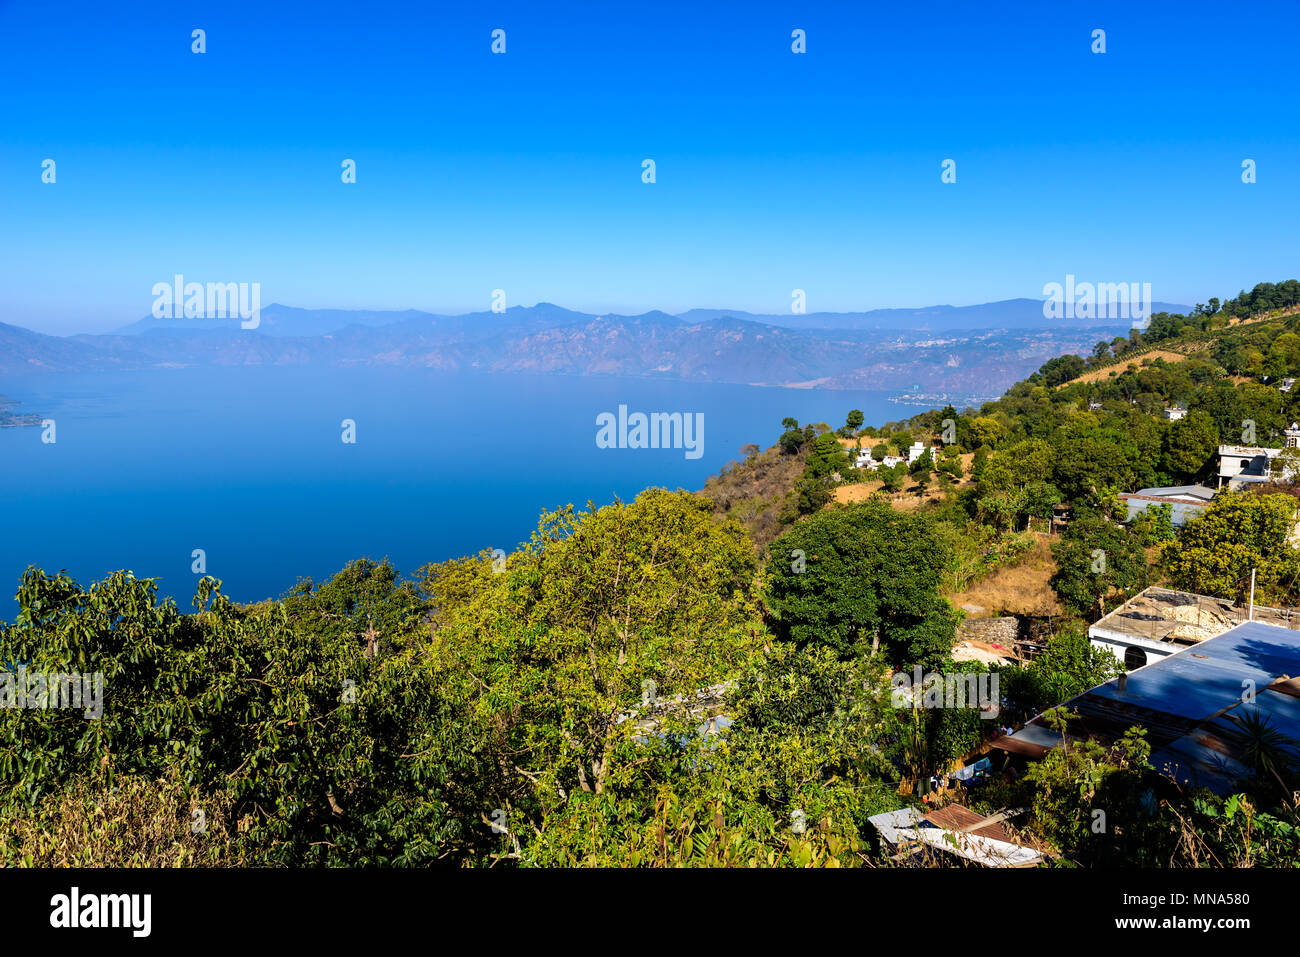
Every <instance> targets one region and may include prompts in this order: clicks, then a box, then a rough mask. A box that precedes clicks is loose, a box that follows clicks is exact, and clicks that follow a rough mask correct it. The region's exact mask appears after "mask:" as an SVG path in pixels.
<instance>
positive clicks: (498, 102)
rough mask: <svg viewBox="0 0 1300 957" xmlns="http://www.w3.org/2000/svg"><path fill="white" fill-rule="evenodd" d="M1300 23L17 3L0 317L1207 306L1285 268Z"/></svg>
mask: <svg viewBox="0 0 1300 957" xmlns="http://www.w3.org/2000/svg"><path fill="white" fill-rule="evenodd" d="M123 7H125V9H123ZM993 7H996V9H992V8H993ZM1135 7H1136V8H1138V9H1134V8H1135ZM606 8H616V9H606ZM196 27H198V28H203V29H204V30H206V31H207V52H206V53H205V54H203V55H196V54H193V53H191V52H190V44H191V39H190V32H191V30H193V29H194V28H196ZM1297 27H1300V5H1298V4H1296V3H1294V2H1286V3H1262V4H1251V5H1249V6H1248V7H1243V8H1234V7H1231V6H1229V5H1226V4H1222V3H1215V4H1196V3H1192V4H1189V3H1177V4H1173V3H1169V4H1163V3H1153V4H1145V3H1144V4H1074V3H1041V2H1035V3H1024V4H1015V3H1012V4H996V5H992V4H975V3H970V4H944V3H937V4H936V3H925V4H890V5H884V4H860V3H852V4H849V3H845V4H818V5H815V6H813V5H809V4H803V3H781V4H773V3H762V2H757V0H755V2H749V3H744V4H734V5H725V4H698V3H682V4H675V3H666V2H657V3H653V4H617V5H615V4H596V3H590V4H571V3H546V4H540V3H537V2H535V0H534V2H528V3H474V4H463V5H452V4H427V3H419V4H417V3H411V4H396V3H382V2H371V3H346V4H344V3H331V2H318V3H313V4H298V5H293V6H292V7H291V6H290V5H283V6H281V5H275V4H268V3H265V2H259V3H244V2H222V3H191V2H176V0H172V2H168V3H159V4H147V3H142V4H128V5H111V4H103V3H93V4H92V3H59V2H55V0H45V2H36V0H0V90H2V91H3V95H0V129H2V130H3V135H2V136H0V290H2V291H3V296H2V297H0V321H7V322H13V323H17V324H20V325H25V326H28V327H31V328H36V329H40V330H42V331H47V332H59V333H66V332H75V331H101V330H105V329H110V328H113V327H116V326H119V325H122V324H124V323H126V322H129V321H132V320H134V319H137V318H139V317H141V316H144V315H145V314H147V313H148V312H149V309H150V306H151V304H152V295H151V292H150V290H151V288H152V286H153V284H154V283H156V282H159V281H169V280H170V278H171V277H172V275H173V274H175V273H178V272H179V273H183V274H184V275H185V276H186V278H187V279H188V280H191V281H200V282H208V281H219V282H237V281H246V282H260V283H261V286H262V302H263V303H264V304H265V303H269V302H273V301H274V302H283V303H287V304H290V305H297V306H304V307H314V308H323V307H342V308H395V309H404V308H420V309H429V310H433V311H454V312H459V311H468V310H477V309H485V308H487V307H488V305H489V302H490V297H491V293H492V290H493V289H496V288H502V289H505V290H506V295H507V302H508V303H509V304H510V305H519V304H523V305H528V304H532V303H533V302H536V301H539V300H541V301H550V302H556V303H560V304H562V305H565V306H569V307H572V308H577V309H583V310H587V311H592V312H604V311H610V312H640V311H643V310H646V309H651V308H659V309H664V310H667V311H670V312H673V311H681V310H684V309H688V308H692V307H729V308H738V309H748V310H751V311H758V312H764V311H766V312H778V311H788V309H789V306H790V295H791V290H792V289H794V288H802V289H804V290H806V293H807V299H808V308H809V310H810V311H816V310H823V309H825V310H850V309H866V308H876V307H888V306H920V305H930V304H935V303H952V304H957V305H960V304H967V303H976V302H984V301H988V300H993V299H1003V298H1010V297H1014V296H1039V295H1040V294H1041V291H1042V287H1043V284H1044V283H1046V282H1050V281H1063V279H1064V277H1065V275H1066V273H1073V274H1075V275H1076V276H1078V277H1079V279H1080V280H1089V281H1106V282H1120V281H1126V282H1150V283H1151V284H1152V292H1153V295H1154V297H1155V298H1156V299H1158V300H1165V301H1172V302H1197V301H1204V300H1205V299H1207V298H1208V297H1210V296H1213V295H1218V296H1224V295H1225V294H1234V293H1235V292H1236V291H1237V290H1238V289H1240V288H1241V287H1243V286H1250V285H1253V284H1254V283H1255V282H1258V281H1264V280H1269V281H1274V280H1280V279H1286V278H1293V277H1295V276H1296V275H1297V273H1300V268H1297V263H1298V262H1300V260H1298V257H1297V255H1296V254H1297V251H1300V241H1298V240H1297V235H1296V233H1297V230H1296V225H1295V224H1296V219H1297V217H1296V213H1297V210H1298V208H1300V125H1298V124H1297V123H1296V122H1295V108H1296V103H1297V93H1298V92H1300V71H1297V69H1296V67H1295V62H1294V61H1295V50H1294V42H1295V37H1296V35H1297ZM495 28H502V29H505V30H506V36H507V52H506V54H505V55H493V54H492V53H491V52H490V44H491V36H490V34H491V31H492V30H493V29H495ZM795 28H801V29H804V30H806V31H807V38H808V39H807V44H808V52H807V53H806V54H804V55H796V54H793V53H792V52H791V51H790V43H791V40H790V34H791V31H792V30H793V29H795ZM1097 28H1101V29H1104V30H1105V31H1106V43H1107V52H1106V53H1105V54H1102V55H1096V54H1093V53H1092V52H1091V51H1090V45H1091V33H1092V31H1093V30H1094V29H1097ZM47 157H48V158H53V159H54V160H55V161H56V163H57V183H55V184H54V185H46V184H42V183H41V180H40V174H41V161H42V160H43V159H45V158H47ZM345 158H351V159H354V160H355V161H356V162H357V180H358V181H357V183H356V184H355V185H344V184H342V183H341V182H340V172H341V169H340V164H341V162H342V161H343V159H345ZM645 158H652V159H654V160H655V161H656V164H657V179H658V181H657V182H656V183H655V184H653V185H646V184H643V183H642V182H641V162H642V160H643V159H645ZM946 158H952V159H955V160H956V162H957V182H956V183H955V184H951V185H948V184H943V183H941V182H940V164H941V162H942V161H943V160H944V159H946ZM1246 158H1251V159H1254V160H1255V161H1256V162H1257V164H1258V182H1257V183H1255V184H1253V185H1244V184H1243V183H1242V182H1241V178H1240V177H1241V162H1242V160H1243V159H1246Z"/></svg>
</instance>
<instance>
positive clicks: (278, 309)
mask: <svg viewBox="0 0 1300 957" xmlns="http://www.w3.org/2000/svg"><path fill="white" fill-rule="evenodd" d="M1152 311H1153V312H1186V311H1188V307H1187V306H1180V305H1175V304H1173V303H1166V302H1157V303H1153V304H1152ZM503 317H504V318H505V319H507V320H508V319H510V318H511V317H514V318H516V319H518V318H520V317H526V321H527V322H529V323H533V324H536V325H539V326H562V325H570V324H576V323H578V322H582V321H584V320H592V319H600V318H614V319H646V320H655V319H658V320H665V321H675V322H677V323H680V324H684V325H696V324H699V323H703V322H710V321H713V320H716V319H738V320H745V321H749V322H757V323H762V324H763V325H768V326H777V327H779V328H783V329H827V330H830V329H839V330H843V329H853V330H864V331H865V330H870V331H885V330H895V329H897V330H903V329H907V330H917V329H922V330H927V331H933V332H937V331H954V330H956V329H965V330H975V329H1034V328H1040V327H1041V326H1042V325H1043V324H1044V323H1045V322H1049V321H1051V320H1047V319H1045V318H1044V317H1043V303H1042V300H1039V299H1004V300H1001V301H999V302H986V303H980V304H978V305H974V306H947V305H943V306H926V307H923V308H920V309H906V308H903V309H871V310H868V311H866V312H810V313H751V312H745V311H744V310H740V309H691V310H688V311H687V312H683V313H679V314H677V315H672V314H670V313H666V312H661V311H659V310H651V311H650V312H644V313H639V314H637V315H630V316H624V315H618V314H614V313H600V314H597V313H589V312H577V311H575V310H572V309H565V308H564V307H562V306H557V305H555V304H554V303H549V302H539V303H537V305H535V306H511V307H510V308H509V309H507V310H506V311H505V313H495V312H490V311H486V310H485V311H483V312H472V313H464V314H458V315H445V314H441V313H431V312H422V311H420V310H417V309H405V310H393V311H382V310H373V309H300V308H297V307H294V306H285V305H281V304H280V303H272V304H271V305H269V306H267V307H266V308H265V309H263V310H262V313H261V324H260V325H259V326H258V329H257V331H258V332H261V333H262V334H263V335H268V336H313V335H325V334H327V333H330V332H335V331H337V330H339V329H344V328H346V327H348V326H364V327H367V328H377V327H382V326H388V325H398V324H401V323H406V322H420V321H433V322H452V323H454V321H455V320H474V321H480V320H491V321H493V322H495V323H498V324H500V323H501V322H502V320H503ZM1071 324H1072V325H1073V326H1075V327H1078V328H1088V327H1091V326H1106V327H1111V326H1114V325H1117V324H1121V321H1119V320H1114V319H1076V320H1071ZM238 328H239V320H238V319H235V318H231V319H156V318H154V317H153V316H146V317H145V318H143V319H140V320H139V321H137V322H133V323H130V324H129V325H126V326H123V327H121V328H120V329H115V330H113V332H111V333H108V335H123V336H130V335H140V334H143V333H146V332H152V331H156V330H163V331H166V332H176V331H178V330H184V331H202V330H210V329H238Z"/></svg>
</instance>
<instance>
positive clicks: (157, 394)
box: [0, 367, 927, 620]
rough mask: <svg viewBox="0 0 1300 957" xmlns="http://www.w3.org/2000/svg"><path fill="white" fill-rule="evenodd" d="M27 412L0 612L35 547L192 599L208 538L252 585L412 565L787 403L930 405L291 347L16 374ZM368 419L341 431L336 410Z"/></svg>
mask: <svg viewBox="0 0 1300 957" xmlns="http://www.w3.org/2000/svg"><path fill="white" fill-rule="evenodd" d="M0 394H5V395H9V396H11V397H13V398H16V399H19V400H21V402H22V405H20V406H19V407H18V410H19V411H22V412H33V413H37V414H39V415H41V416H42V417H43V418H53V419H54V420H55V422H56V429H57V433H56V438H57V441H56V442H55V443H54V444H43V443H42V441H41V434H42V430H41V429H39V428H9V429H0V619H5V620H12V619H13V615H14V613H15V612H16V609H17V606H16V604H15V602H14V601H13V595H14V592H15V591H16V589H17V585H18V582H19V580H20V578H21V576H22V573H23V570H24V569H25V568H26V567H27V566H28V565H29V564H34V565H38V566H41V567H43V568H45V569H47V570H49V571H57V570H59V569H67V571H68V572H69V573H70V574H71V575H72V576H73V577H74V578H76V579H77V580H78V581H80V582H81V583H82V584H87V583H89V582H90V581H93V580H95V579H98V578H101V577H103V576H104V575H105V574H106V573H108V572H110V571H112V570H114V569H118V568H127V569H131V570H132V571H133V572H135V574H136V575H137V576H141V577H156V578H158V579H159V588H160V590H161V591H162V593H163V594H166V595H170V596H171V597H173V598H175V599H176V600H177V603H178V604H179V605H180V606H181V608H182V609H183V610H184V609H188V608H189V605H190V599H191V597H192V596H193V593H194V583H195V582H196V580H197V578H198V576H197V575H196V574H194V573H193V572H192V571H191V564H192V561H193V559H192V558H191V554H192V552H193V550H194V549H198V548H201V549H204V551H205V552H206V558H207V571H208V574H211V575H214V576H215V577H217V578H220V579H221V580H222V581H223V583H224V590H225V592H226V594H228V595H229V596H231V597H232V598H234V599H236V600H240V601H251V600H256V599H261V598H266V597H272V596H277V595H280V594H282V593H283V592H284V591H285V590H286V589H288V588H289V587H291V586H292V585H293V584H294V583H295V582H296V581H297V580H298V579H299V578H300V577H311V578H315V579H317V580H319V579H321V578H323V577H326V576H328V575H330V574H333V573H334V572H336V571H337V570H338V569H339V568H341V567H342V566H343V565H345V564H346V563H347V562H348V561H350V560H352V559H354V558H359V557H362V556H369V557H371V558H374V559H382V558H385V557H387V558H389V559H391V560H392V561H393V563H394V564H395V565H396V566H397V567H398V568H399V569H400V570H401V571H403V572H405V573H410V572H412V571H414V570H415V569H416V568H418V567H419V566H421V565H423V564H425V563H426V562H431V561H441V560H443V559H446V558H453V557H456V556H460V555H466V554H471V553H474V552H477V551H479V550H481V549H483V548H503V549H505V550H507V551H509V550H511V549H513V548H514V547H515V546H516V545H517V544H518V543H519V542H521V541H524V540H526V539H527V538H528V536H529V533H530V532H531V531H532V530H533V529H534V528H535V527H536V523H537V517H538V515H539V513H540V512H542V511H543V510H545V509H548V508H554V507H557V506H560V505H564V504H567V503H570V502H572V503H574V504H578V505H583V504H585V503H586V502H587V501H588V500H591V501H593V502H594V503H596V504H597V505H603V504H606V503H608V502H610V501H612V500H613V499H614V498H615V497H621V498H623V499H631V498H632V497H634V496H635V495H636V494H637V493H638V492H639V491H641V490H642V489H644V488H647V487H649V486H655V485H662V486H666V487H669V488H676V487H682V488H687V489H697V488H700V487H702V486H703V484H704V481H705V479H706V478H707V477H708V476H709V475H712V474H714V473H716V472H717V471H718V469H719V468H720V467H721V466H722V465H723V464H724V463H726V462H727V461H729V460H731V459H734V458H738V457H739V450H740V448H741V446H743V445H745V444H746V443H749V442H753V443H755V444H758V445H759V446H761V447H763V448H766V447H767V446H769V445H771V444H772V443H773V442H774V441H775V440H776V437H777V435H778V434H779V433H780V431H781V428H780V423H781V419H782V418H784V417H785V416H787V415H792V416H794V417H796V418H797V419H799V421H800V422H820V421H826V422H829V423H830V424H831V425H833V426H838V425H840V424H842V423H843V421H844V416H845V414H846V413H847V412H848V410H849V409H852V408H858V409H861V410H862V411H863V412H864V413H865V415H866V421H867V422H868V423H869V424H872V423H874V424H881V423H883V422H886V421H890V420H895V419H902V418H905V417H907V416H911V415H914V414H915V413H916V412H918V411H921V410H923V409H924V408H927V407H926V406H909V405H902V404H898V403H894V402H890V401H888V397H887V394H886V393H880V392H824V391H811V390H801V389H772V388H758V387H750V386H735V385H711V384H699V383H683V382H668V381H662V380H651V379H623V378H597V377H589V378H572V377H555V376H520V375H447V374H443V373H436V372H430V371H428V370H407V369H403V370H377V369H369V368H367V369H342V370H340V369H330V370H325V371H321V370H307V369H294V368H285V367H273V368H257V367H240V368H230V369H206V368H205V369H185V370H159V371H151V372H145V373H131V374H118V373H102V374H97V375H78V376H64V375H41V376H24V377H13V376H9V377H0ZM620 404H623V405H626V406H627V407H628V409H629V410H630V411H643V412H656V411H658V412H683V413H688V412H689V413H703V416H704V444H703V455H702V456H701V457H700V458H698V459H688V458H686V455H685V452H684V450H682V449H601V448H598V447H597V445H596V440H595V437H596V432H597V427H596V416H597V415H598V414H599V413H601V412H613V413H617V410H618V406H619V405H620ZM344 419H352V420H354V421H355V422H356V443H355V444H345V443H344V442H343V441H342V439H341V436H342V428H341V422H342V420H344Z"/></svg>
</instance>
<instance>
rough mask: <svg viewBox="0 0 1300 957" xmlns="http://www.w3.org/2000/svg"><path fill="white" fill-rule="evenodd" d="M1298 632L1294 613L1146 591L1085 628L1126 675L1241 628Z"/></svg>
mask: <svg viewBox="0 0 1300 957" xmlns="http://www.w3.org/2000/svg"><path fill="white" fill-rule="evenodd" d="M1252 619H1253V620H1255V621H1262V622H1265V623H1267V624H1270V625H1277V626H1279V627H1282V628H1292V629H1300V609H1294V608H1266V607H1264V606H1262V605H1255V606H1254V608H1253V609H1251V608H1250V607H1249V606H1248V605H1234V604H1233V603H1232V602H1231V601H1229V600H1227V599H1226V598H1213V597H1211V596H1209V595H1193V594H1191V593H1189V592H1181V591H1172V590H1170V589H1168V588H1159V587H1156V586H1154V585H1153V586H1152V587H1150V588H1147V589H1144V590H1143V591H1141V592H1139V593H1138V594H1136V595H1134V596H1133V597H1132V598H1130V599H1129V600H1128V601H1126V602H1125V603H1124V604H1122V605H1120V606H1119V607H1118V608H1116V609H1115V610H1114V611H1112V612H1111V613H1110V614H1109V615H1107V616H1105V617H1104V618H1102V619H1101V620H1100V621H1098V622H1097V623H1096V624H1094V625H1092V626H1090V627H1089V628H1088V638H1089V639H1091V641H1092V644H1093V647H1095V648H1101V649H1103V650H1106V651H1109V652H1110V653H1111V654H1113V655H1114V656H1115V657H1116V658H1118V659H1119V660H1120V661H1122V662H1124V664H1125V666H1126V667H1127V668H1128V669H1129V670H1130V671H1132V670H1133V669H1135V668H1141V667H1142V666H1144V665H1146V664H1147V663H1149V662H1151V661H1155V660H1157V659H1160V658H1167V657H1169V656H1170V655H1172V654H1176V653H1177V652H1179V651H1182V650H1183V649H1184V648H1188V647H1190V646H1192V645H1195V644H1198V643H1200V642H1202V641H1205V640H1206V639H1207V638H1213V637H1215V636H1216V635H1221V634H1223V633H1224V632H1225V631H1228V630H1229V629H1230V628H1234V627H1236V626H1237V625H1240V624H1241V623H1242V622H1245V621H1249V620H1252Z"/></svg>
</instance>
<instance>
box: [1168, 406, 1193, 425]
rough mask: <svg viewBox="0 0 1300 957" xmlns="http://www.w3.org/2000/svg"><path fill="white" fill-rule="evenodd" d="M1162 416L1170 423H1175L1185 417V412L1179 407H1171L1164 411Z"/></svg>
mask: <svg viewBox="0 0 1300 957" xmlns="http://www.w3.org/2000/svg"><path fill="white" fill-rule="evenodd" d="M1163 415H1164V417H1165V418H1166V419H1168V420H1169V421H1170V422H1177V421H1178V420H1179V419H1183V418H1186V417H1187V410H1186V409H1184V408H1183V407H1182V406H1180V405H1171V406H1170V407H1169V408H1167V409H1165V411H1164V413H1163Z"/></svg>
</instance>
